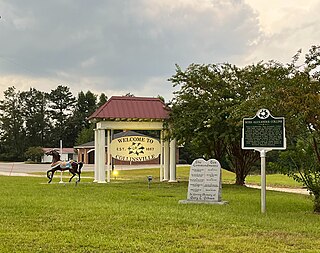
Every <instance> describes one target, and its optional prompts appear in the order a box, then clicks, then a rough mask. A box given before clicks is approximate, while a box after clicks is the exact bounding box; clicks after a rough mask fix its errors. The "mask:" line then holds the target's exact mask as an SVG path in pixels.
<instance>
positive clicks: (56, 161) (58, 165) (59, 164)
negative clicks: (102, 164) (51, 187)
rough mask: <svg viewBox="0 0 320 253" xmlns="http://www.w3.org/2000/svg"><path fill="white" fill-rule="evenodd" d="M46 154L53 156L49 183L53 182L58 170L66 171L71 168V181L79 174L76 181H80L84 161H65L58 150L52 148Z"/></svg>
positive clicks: (48, 175)
mask: <svg viewBox="0 0 320 253" xmlns="http://www.w3.org/2000/svg"><path fill="white" fill-rule="evenodd" d="M45 154H46V155H51V156H52V163H51V169H50V170H48V171H47V177H48V178H49V181H48V183H51V181H52V178H53V175H54V173H55V172H56V171H57V170H60V171H65V170H69V172H70V173H71V174H72V176H71V178H70V179H69V182H71V180H72V178H74V176H75V175H78V180H77V181H76V183H78V182H80V174H81V169H82V167H83V163H82V162H78V163H77V162H75V161H68V162H63V161H61V160H60V155H59V153H58V151H57V150H55V149H51V150H49V151H47V152H46V153H45Z"/></svg>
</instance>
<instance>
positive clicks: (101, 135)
mask: <svg viewBox="0 0 320 253" xmlns="http://www.w3.org/2000/svg"><path fill="white" fill-rule="evenodd" d="M98 140H99V147H98V148H99V150H97V152H98V153H99V160H98V170H99V173H98V175H99V178H98V183H106V172H105V163H106V148H105V146H106V140H105V130H104V129H98Z"/></svg>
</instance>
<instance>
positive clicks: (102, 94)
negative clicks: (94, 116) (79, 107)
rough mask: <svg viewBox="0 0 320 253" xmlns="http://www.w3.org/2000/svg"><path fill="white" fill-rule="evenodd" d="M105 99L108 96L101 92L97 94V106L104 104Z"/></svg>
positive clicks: (106, 99)
mask: <svg viewBox="0 0 320 253" xmlns="http://www.w3.org/2000/svg"><path fill="white" fill-rule="evenodd" d="M107 101H108V97H107V96H106V95H105V94H104V93H101V95H100V96H99V102H98V104H97V108H99V107H100V106H102V105H104V104H105V103H106V102H107Z"/></svg>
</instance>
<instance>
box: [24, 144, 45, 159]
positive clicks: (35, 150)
mask: <svg viewBox="0 0 320 253" xmlns="http://www.w3.org/2000/svg"><path fill="white" fill-rule="evenodd" d="M43 155H44V151H43V149H42V147H29V148H28V149H27V151H26V152H25V157H26V158H27V159H30V160H31V161H34V162H41V157H42V156H43Z"/></svg>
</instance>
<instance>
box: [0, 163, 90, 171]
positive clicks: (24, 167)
mask: <svg viewBox="0 0 320 253" xmlns="http://www.w3.org/2000/svg"><path fill="white" fill-rule="evenodd" d="M48 169H50V164H25V163H24V162H14V163H12V162H10V163H4V162H0V172H7V173H32V172H43V173H45V172H47V170H48ZM84 170H87V171H90V170H93V164H85V166H84Z"/></svg>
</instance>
